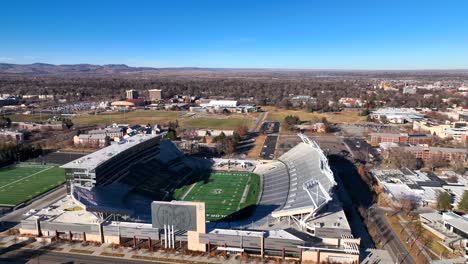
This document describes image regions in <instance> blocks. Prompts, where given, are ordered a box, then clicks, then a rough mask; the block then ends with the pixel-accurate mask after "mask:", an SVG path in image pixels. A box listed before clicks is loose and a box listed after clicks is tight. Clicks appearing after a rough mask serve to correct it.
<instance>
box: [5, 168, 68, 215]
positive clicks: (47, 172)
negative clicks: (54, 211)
mask: <svg viewBox="0 0 468 264" xmlns="http://www.w3.org/2000/svg"><path fill="white" fill-rule="evenodd" d="M64 181H65V175H64V171H63V169H61V168H59V167H56V166H49V165H39V164H24V163H23V164H17V165H12V166H8V167H3V168H0V206H6V207H13V206H16V205H18V204H21V203H23V202H25V201H27V200H29V199H31V198H33V197H35V196H37V195H39V194H41V193H44V192H46V191H48V190H50V189H52V188H53V187H56V186H58V185H60V184H62V183H63V182H64Z"/></svg>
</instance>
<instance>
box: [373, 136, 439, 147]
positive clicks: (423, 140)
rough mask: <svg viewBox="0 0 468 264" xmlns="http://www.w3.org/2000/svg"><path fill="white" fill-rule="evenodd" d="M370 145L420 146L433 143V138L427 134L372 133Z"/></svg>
mask: <svg viewBox="0 0 468 264" xmlns="http://www.w3.org/2000/svg"><path fill="white" fill-rule="evenodd" d="M369 143H370V144H371V145H374V146H376V145H379V144H380V143H397V144H410V145H419V144H427V145H430V144H431V143H432V136H431V135H426V134H412V135H410V134H407V133H370V134H369Z"/></svg>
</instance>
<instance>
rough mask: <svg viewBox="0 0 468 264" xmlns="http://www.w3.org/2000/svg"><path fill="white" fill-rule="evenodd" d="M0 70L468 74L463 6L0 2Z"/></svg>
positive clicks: (467, 22) (465, 5) (434, 3)
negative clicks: (111, 67)
mask: <svg viewBox="0 0 468 264" xmlns="http://www.w3.org/2000/svg"><path fill="white" fill-rule="evenodd" d="M0 6H1V7H2V10H4V13H5V14H4V15H3V16H1V17H0V23H2V24H4V25H7V26H6V27H4V28H3V30H2V31H3V32H2V37H3V38H4V39H5V40H7V41H2V42H0V63H9V64H32V63H34V62H37V61H40V62H42V63H47V64H54V65H63V64H69V65H73V64H93V65H106V64H125V65H129V66H132V67H152V68H211V69H219V68H224V69H274V70H278V69H281V70H338V71H339V70H356V71H360V70H369V71H373V70H376V71H380V70H381V71H385V70H466V69H468V32H467V31H468V20H467V19H466V18H465V15H466V14H464V10H466V9H467V8H468V3H467V2H466V1H462V0H457V1H450V2H446V3H440V2H439V1H411V2H410V3H408V2H406V1H403V0H397V1H392V2H391V3H380V2H379V3H375V2H373V1H365V0H361V1H357V2H352V3H350V2H348V1H339V0H335V1H333V2H331V3H330V2H327V3H311V2H309V1H294V2H291V3H284V2H281V1H273V2H272V1H258V2H254V3H251V2H249V1H237V2H235V3H219V2H217V1H203V2H190V1H177V2H170V3H167V2H154V1H143V2H141V3H139V4H138V5H131V4H129V3H127V2H119V1H117V2H116V1H112V2H110V1H100V2H98V3H94V2H92V1H81V2H80V3H79V4H78V5H73V4H71V3H66V2H54V1H46V2H33V1H31V2H28V4H26V5H25V4H24V2H21V3H18V2H5V3H1V4H0Z"/></svg>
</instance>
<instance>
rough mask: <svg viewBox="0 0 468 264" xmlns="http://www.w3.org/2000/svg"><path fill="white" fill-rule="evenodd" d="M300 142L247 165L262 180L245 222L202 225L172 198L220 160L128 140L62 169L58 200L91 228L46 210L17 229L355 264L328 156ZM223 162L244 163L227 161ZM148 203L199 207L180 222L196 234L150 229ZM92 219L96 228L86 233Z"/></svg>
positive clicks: (151, 139) (157, 141)
mask: <svg viewBox="0 0 468 264" xmlns="http://www.w3.org/2000/svg"><path fill="white" fill-rule="evenodd" d="M299 136H300V137H301V139H302V142H301V143H299V144H298V145H296V146H295V147H294V148H292V149H291V150H290V151H288V152H286V153H285V154H283V155H282V156H281V157H279V158H278V159H277V160H273V161H262V160H259V161H249V162H248V163H249V164H251V165H252V167H251V168H250V169H249V170H250V171H251V172H253V173H255V174H257V175H260V178H261V190H260V191H261V194H260V195H259V198H258V201H257V203H256V206H255V208H254V210H252V213H251V214H250V215H248V216H247V217H246V218H243V219H235V220H233V219H225V220H224V221H214V222H205V213H204V212H205V211H204V208H205V204H204V203H203V201H197V202H198V203H197V202H183V201H181V202H175V201H171V200H172V199H173V196H172V194H173V192H174V190H176V189H177V188H178V187H180V186H181V185H190V186H191V188H193V186H195V183H196V181H197V179H199V175H200V174H203V173H206V172H207V171H209V170H213V169H214V167H215V164H216V163H217V162H218V161H214V160H201V159H196V158H192V157H189V156H185V155H184V154H183V153H182V152H180V151H179V150H178V149H177V147H176V146H175V145H174V144H173V143H172V142H170V141H166V140H163V139H162V136H160V135H136V136H133V137H131V138H130V139H129V140H128V141H127V142H122V143H120V144H115V145H112V146H109V147H106V148H104V149H101V150H99V151H97V152H94V153H92V154H90V155H88V156H85V157H82V158H80V159H78V160H75V161H73V162H70V163H68V164H65V165H64V166H63V168H65V171H66V178H67V189H68V192H69V194H70V196H69V199H70V201H61V202H62V203H67V202H70V203H72V204H78V205H80V206H82V207H84V208H85V210H86V214H87V216H86V217H88V218H93V217H94V218H95V219H96V220H95V221H93V224H89V223H86V221H84V223H79V226H77V223H76V221H80V220H81V219H80V218H73V216H72V214H73V212H69V213H70V215H71V216H70V219H71V218H73V219H74V220H73V221H71V220H70V221H69V222H67V220H69V219H68V218H66V216H65V215H62V214H61V215H60V217H57V216H56V215H54V213H53V210H52V211H50V210H49V211H48V212H42V211H41V212H39V213H38V214H37V215H33V216H31V217H28V218H26V219H24V220H23V221H22V229H21V230H22V233H30V234H44V233H45V232H47V234H49V235H50V234H51V233H52V234H54V235H58V236H59V235H61V234H62V233H63V234H65V235H66V234H70V236H72V234H74V237H75V239H76V238H77V237H83V236H84V237H86V238H88V239H89V238H91V237H93V238H94V237H96V240H97V241H98V242H103V243H111V242H114V243H121V242H122V241H123V240H125V239H132V238H133V239H148V240H149V241H150V242H151V241H154V242H153V243H157V242H158V241H159V242H160V243H161V245H164V247H171V245H173V242H174V241H185V242H187V243H188V245H189V248H190V245H191V244H192V249H194V248H196V249H197V250H199V251H213V250H216V249H218V250H228V251H233V252H248V253H249V254H254V255H261V256H265V255H267V256H278V257H292V258H296V259H300V260H310V261H313V262H322V261H325V262H334V263H355V262H357V260H358V258H359V243H360V240H359V239H356V238H354V237H353V235H352V233H351V228H350V226H349V224H348V221H347V219H346V216H345V214H344V212H343V209H342V206H341V204H340V202H339V200H338V199H337V197H336V194H334V187H335V186H336V182H335V180H334V177H333V172H332V171H331V169H330V167H329V165H328V161H327V158H326V156H325V155H324V154H323V152H322V151H321V149H320V147H319V146H318V145H317V144H316V143H315V142H313V141H310V140H309V139H308V138H307V137H305V136H303V135H299ZM231 162H235V163H242V164H244V161H239V160H237V161H227V163H231ZM218 169H219V168H218ZM191 188H189V190H188V191H187V193H188V192H190V190H191ZM246 189H247V190H248V188H246ZM154 201H156V202H154ZM159 201H161V202H159ZM200 202H201V203H200ZM154 204H156V207H158V206H160V205H164V206H169V205H170V206H186V207H187V208H189V207H190V206H195V205H198V206H199V209H200V210H201V208H203V215H200V213H199V212H198V211H199V210H197V213H196V215H197V216H196V217H193V218H190V217H191V216H187V217H188V218H190V219H196V220H194V221H195V222H196V226H197V228H196V230H191V229H189V228H187V229H186V230H184V229H183V227H182V226H181V225H180V223H179V222H178V223H177V224H172V231H171V228H169V229H167V227H166V224H164V228H163V226H162V225H158V224H156V223H155V221H156V220H157V217H158V216H157V215H156V213H155V212H154V210H155V209H154V208H156V207H154V206H153V205H154ZM57 206H65V205H63V204H59V205H56V206H55V208H57ZM158 208H159V207H158ZM187 208H185V209H184V210H188V209H187ZM197 208H198V207H197ZM189 211H190V210H189ZM200 212H201V211H200ZM188 215H190V214H188ZM111 216H113V217H111ZM38 219H40V222H41V223H40V225H39V224H37V223H36V222H37V221H38ZM109 219H119V220H118V221H110V220H109ZM155 219H156V220H155ZM164 221H176V220H175V219H173V220H171V219H169V220H167V219H165V220H164ZM201 222H203V223H201ZM96 223H98V224H97V225H98V227H97V230H98V232H96V229H95V228H94V227H93V226H95V225H96ZM86 225H89V227H84V226H86ZM167 226H171V225H167ZM174 226H175V227H176V228H175V229H176V230H174ZM177 227H179V228H180V229H177ZM116 228H118V229H119V232H118V233H117V232H116ZM171 237H172V244H171ZM163 241H164V243H163ZM168 241H169V242H168ZM150 244H151V243H150ZM193 245H196V246H193Z"/></svg>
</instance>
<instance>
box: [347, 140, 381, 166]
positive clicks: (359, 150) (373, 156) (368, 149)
mask: <svg viewBox="0 0 468 264" xmlns="http://www.w3.org/2000/svg"><path fill="white" fill-rule="evenodd" d="M343 143H345V145H346V146H347V148H348V151H349V152H350V153H351V155H352V156H353V157H354V158H355V159H361V160H365V161H380V154H379V152H378V151H377V150H376V149H375V148H373V147H372V146H371V145H369V144H368V143H367V142H366V141H365V140H362V139H357V138H347V139H344V140H343Z"/></svg>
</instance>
